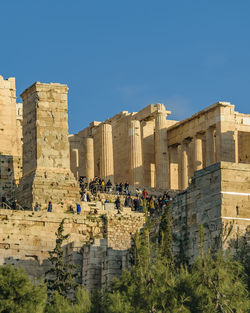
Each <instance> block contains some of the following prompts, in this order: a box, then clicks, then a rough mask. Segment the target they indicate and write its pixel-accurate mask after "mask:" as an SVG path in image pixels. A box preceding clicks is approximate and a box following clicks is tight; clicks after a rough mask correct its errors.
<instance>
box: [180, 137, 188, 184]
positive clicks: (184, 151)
mask: <svg viewBox="0 0 250 313" xmlns="http://www.w3.org/2000/svg"><path fill="white" fill-rule="evenodd" d="M187 187H188V143H187V142H186V141H183V142H182V144H181V188H182V189H186V188H187Z"/></svg>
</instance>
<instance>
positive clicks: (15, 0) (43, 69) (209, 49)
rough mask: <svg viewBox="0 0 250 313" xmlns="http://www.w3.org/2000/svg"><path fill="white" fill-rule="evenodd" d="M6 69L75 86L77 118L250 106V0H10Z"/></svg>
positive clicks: (3, 6) (27, 81)
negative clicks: (158, 107)
mask: <svg viewBox="0 0 250 313" xmlns="http://www.w3.org/2000/svg"><path fill="white" fill-rule="evenodd" d="M0 27H1V36H0V45H1V46H0V75H3V76H4V77H5V78H7V77H10V76H15V77H16V84H17V95H18V96H19V95H20V93H21V92H22V91H23V90H24V89H25V88H27V87H28V86H30V85H31V84H32V83H33V82H35V81H40V82H59V83H66V84H68V86H69V88H70V89H69V126H70V132H71V133H74V132H77V131H78V130H80V129H83V128H84V127H87V126H88V123H89V122H91V121H93V120H97V121H98V120H100V121H102V120H105V119H107V118H109V117H111V116H113V115H115V114H117V113H119V112H120V111H122V110H128V111H130V112H134V111H138V110H140V109H141V108H143V107H144V106H146V105H148V104H150V103H156V102H162V103H164V104H165V105H166V107H167V109H170V110H172V115H171V116H170V117H169V118H170V119H171V118H172V119H178V120H180V119H183V118H185V117H187V116H190V115H191V114H193V113H195V112H197V111H199V110H201V109H203V108H204V107H206V106H208V105H210V104H212V103H214V102H216V101H219V100H221V101H230V102H232V103H233V104H235V105H236V110H238V111H240V112H243V113H250V105H249V102H250V94H249V90H250V0H238V1H236V0H216V1H215V0H206V1H205V0H171V1H170V0H154V1H153V0H151V1H147V0H138V1H137V0H133V1H131V0H123V1H122V0H96V1H95V0H92V1H91V0H88V1H85V0H61V1H58V0H42V1H41V0H40V1H39V0H36V1H35V0H32V1H31V0H8V1H7V0H1V1H0Z"/></svg>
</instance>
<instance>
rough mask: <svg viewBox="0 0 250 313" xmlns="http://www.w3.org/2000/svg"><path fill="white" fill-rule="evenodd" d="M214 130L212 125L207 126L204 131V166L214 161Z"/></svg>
mask: <svg viewBox="0 0 250 313" xmlns="http://www.w3.org/2000/svg"><path fill="white" fill-rule="evenodd" d="M214 131H215V130H214V127H209V128H208V129H207V131H206V166H209V165H211V164H213V163H215V142H214Z"/></svg>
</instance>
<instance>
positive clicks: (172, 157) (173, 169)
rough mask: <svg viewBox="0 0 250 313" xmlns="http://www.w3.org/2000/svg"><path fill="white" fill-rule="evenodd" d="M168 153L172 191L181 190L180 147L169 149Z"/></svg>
mask: <svg viewBox="0 0 250 313" xmlns="http://www.w3.org/2000/svg"><path fill="white" fill-rule="evenodd" d="M168 153H169V178H170V189H179V174H178V172H179V158H178V145H175V146H171V147H169V151H168Z"/></svg>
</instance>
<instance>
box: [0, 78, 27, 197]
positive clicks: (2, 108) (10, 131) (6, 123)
mask: <svg viewBox="0 0 250 313" xmlns="http://www.w3.org/2000/svg"><path fill="white" fill-rule="evenodd" d="M21 139H22V105H21V104H20V103H18V104H17V103H16V86H15V78H14V77H11V78H8V79H7V80H4V79H3V77H2V76H0V197H1V196H2V195H5V196H6V197H7V199H11V198H13V197H14V192H15V187H16V185H17V184H18V183H19V179H20V177H21V173H22V158H21V156H22V141H21Z"/></svg>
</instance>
